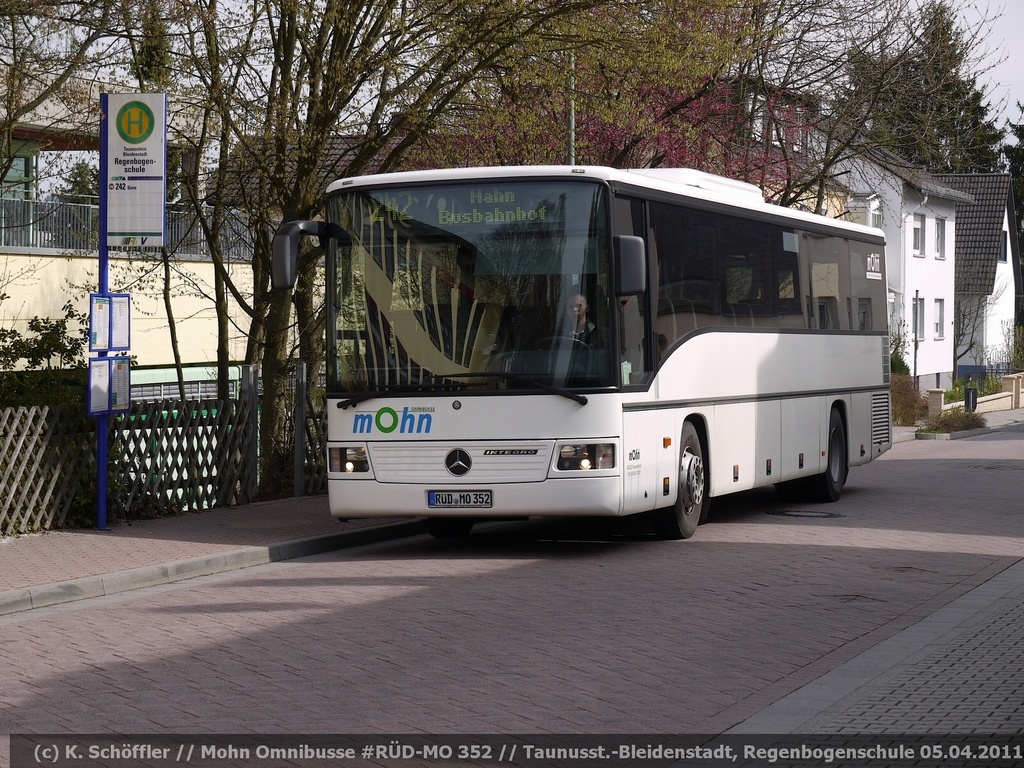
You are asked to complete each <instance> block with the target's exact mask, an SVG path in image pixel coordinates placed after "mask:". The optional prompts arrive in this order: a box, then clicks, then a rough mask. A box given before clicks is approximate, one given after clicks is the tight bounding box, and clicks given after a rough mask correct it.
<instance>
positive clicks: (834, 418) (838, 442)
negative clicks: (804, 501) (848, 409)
mask: <svg viewBox="0 0 1024 768" xmlns="http://www.w3.org/2000/svg"><path fill="white" fill-rule="evenodd" d="M849 472H850V464H849V461H848V459H847V447H846V425H844V424H843V417H842V415H840V413H839V409H838V408H833V409H832V413H831V415H830V416H829V420H828V459H827V464H826V466H825V471H824V472H822V473H821V474H820V475H815V476H814V477H812V478H810V482H809V485H808V490H809V491H810V496H811V498H812V499H813V500H814V501H824V502H830V501H839V497H840V496H842V495H843V486H845V485H846V477H847V475H848V474H849Z"/></svg>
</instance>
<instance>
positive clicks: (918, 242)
mask: <svg viewBox="0 0 1024 768" xmlns="http://www.w3.org/2000/svg"><path fill="white" fill-rule="evenodd" d="M914 255H915V256H924V215H923V214H920V213H915V214H914Z"/></svg>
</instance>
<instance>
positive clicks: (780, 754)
mask: <svg viewBox="0 0 1024 768" xmlns="http://www.w3.org/2000/svg"><path fill="white" fill-rule="evenodd" d="M10 756H11V762H10V765H11V768H38V767H39V766H52V767H53V768H71V767H72V766H73V767H74V768H93V767H94V766H105V767H106V768H128V767H129V766H131V767H132V768H135V767H136V766H161V767H162V768H169V767H170V766H171V765H181V766H194V767H195V768H227V766H239V767H246V768H248V767H256V766H259V767H260V768H267V766H271V765H273V766H278V765H284V764H286V765H290V766H298V768H314V766H327V765H330V766H339V767H340V766H346V767H347V766H352V767H355V766H383V767H384V768H413V766H473V765H481V766H486V765H497V764H501V765H507V766H562V765H564V766H580V767H581V768H587V767H588V766H589V767H590V768H596V767H597V766H623V767H626V766H651V767H653V766H673V767H674V768H685V766H704V767H705V768H725V767H726V766H741V767H743V768H754V767H755V766H794V767H795V766H808V767H810V766H840V765H841V766H849V767H851V768H861V767H863V768H875V767H876V766H877V767H879V768H881V767H882V766H900V765H907V766H910V765H929V766H936V767H937V768H945V767H946V766H949V767H950V768H952V767H953V766H979V768H980V767H981V766H1007V767H1009V766H1022V765H1024V735H993V736H978V735H975V734H971V735H959V736H957V735H951V736H936V735H928V736H916V735H915V736H898V735H877V736H869V735H864V736H851V735H841V736H840V735H836V736H823V735H805V736H798V735H785V736H773V735H769V736H699V735H681V736H671V735H609V736H604V735H592V734H585V735H583V734H580V735H540V734H538V735H531V736H524V735H516V736H494V735H484V736H480V735H476V736H461V735H436V736H423V735H400V736H396V735H373V734H369V735H365V734H364V735H306V736H283V735H266V736H256V735H252V734H246V735H237V736H231V735H216V736H210V735H197V734H192V735H183V734H177V735H164V734H161V735H148V736H141V735H131V736H118V735H89V736H85V735H74V736H69V735H36V734H33V735H13V736H11V751H10Z"/></svg>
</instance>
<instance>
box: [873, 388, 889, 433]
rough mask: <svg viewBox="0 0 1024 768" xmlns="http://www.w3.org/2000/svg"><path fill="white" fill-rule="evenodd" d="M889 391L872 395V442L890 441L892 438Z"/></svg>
mask: <svg viewBox="0 0 1024 768" xmlns="http://www.w3.org/2000/svg"><path fill="white" fill-rule="evenodd" d="M890 422H891V419H890V417H889V393H888V392H876V393H875V394H873V395H871V442H872V443H888V442H891V439H890Z"/></svg>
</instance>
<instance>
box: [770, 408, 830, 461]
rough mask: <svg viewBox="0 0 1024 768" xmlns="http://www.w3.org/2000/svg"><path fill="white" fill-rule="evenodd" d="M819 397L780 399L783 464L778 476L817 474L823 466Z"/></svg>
mask: <svg viewBox="0 0 1024 768" xmlns="http://www.w3.org/2000/svg"><path fill="white" fill-rule="evenodd" d="M821 407H822V406H821V398H820V397H801V398H798V399H793V400H783V401H782V467H781V468H780V475H779V478H778V479H779V480H780V481H784V480H795V479H796V478H799V477H807V476H809V475H816V474H818V473H819V472H821V471H822V469H823V468H824V466H825V465H824V461H825V459H824V457H822V456H821V435H820V433H819V430H820V424H821Z"/></svg>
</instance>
